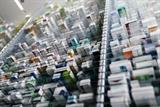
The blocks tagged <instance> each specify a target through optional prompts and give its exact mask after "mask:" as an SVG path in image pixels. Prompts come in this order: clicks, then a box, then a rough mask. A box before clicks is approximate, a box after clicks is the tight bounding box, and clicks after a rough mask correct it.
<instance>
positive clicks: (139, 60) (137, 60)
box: [132, 55, 152, 64]
mask: <svg viewBox="0 0 160 107" xmlns="http://www.w3.org/2000/svg"><path fill="white" fill-rule="evenodd" d="M149 60H152V56H151V55H143V56H139V57H136V58H133V59H132V62H133V64H135V63H138V62H143V61H149Z"/></svg>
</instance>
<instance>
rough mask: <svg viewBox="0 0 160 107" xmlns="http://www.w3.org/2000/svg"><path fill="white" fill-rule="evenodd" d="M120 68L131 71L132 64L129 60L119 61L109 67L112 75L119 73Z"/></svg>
mask: <svg viewBox="0 0 160 107" xmlns="http://www.w3.org/2000/svg"><path fill="white" fill-rule="evenodd" d="M121 66H125V67H126V68H127V70H128V71H132V70H133V68H132V64H131V61H130V60H121V61H116V62H112V63H111V64H110V65H109V67H110V70H111V72H112V73H119V72H121V69H120V67H121Z"/></svg>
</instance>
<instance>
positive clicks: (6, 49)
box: [0, 18, 32, 60]
mask: <svg viewBox="0 0 160 107" xmlns="http://www.w3.org/2000/svg"><path fill="white" fill-rule="evenodd" d="M31 19H32V18H29V19H28V21H27V22H26V23H25V25H24V26H23V27H22V28H21V30H20V31H19V32H18V33H17V34H16V36H15V37H14V38H13V39H12V40H11V41H10V42H9V43H8V44H7V45H6V46H5V47H4V48H3V49H2V50H1V52H0V59H1V60H4V59H5V58H6V57H7V56H8V55H9V54H10V53H11V52H12V50H13V48H14V46H15V45H16V44H17V43H18V42H19V41H20V40H21V39H22V38H23V36H24V34H23V33H24V29H25V28H26V26H27V25H28V24H29V23H30V22H31Z"/></svg>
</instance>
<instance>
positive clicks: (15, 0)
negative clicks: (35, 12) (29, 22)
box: [14, 0, 24, 11]
mask: <svg viewBox="0 0 160 107" xmlns="http://www.w3.org/2000/svg"><path fill="white" fill-rule="evenodd" d="M14 2H15V3H16V4H17V6H18V8H19V9H20V10H21V11H23V10H24V8H23V6H22V4H21V3H20V2H19V0H14Z"/></svg>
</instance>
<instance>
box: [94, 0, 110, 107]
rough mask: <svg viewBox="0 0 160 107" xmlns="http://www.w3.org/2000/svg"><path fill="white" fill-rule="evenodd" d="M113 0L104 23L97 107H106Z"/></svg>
mask: <svg viewBox="0 0 160 107" xmlns="http://www.w3.org/2000/svg"><path fill="white" fill-rule="evenodd" d="M111 2H112V0H106V2H105V12H104V22H103V33H102V46H101V56H100V58H101V59H100V68H99V74H98V79H99V80H98V87H97V105H96V107H106V105H105V94H106V92H105V87H106V86H105V82H106V75H107V72H106V65H107V59H106V58H107V48H108V41H107V40H108V35H109V27H110V19H109V18H110V17H109V16H110V10H111Z"/></svg>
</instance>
